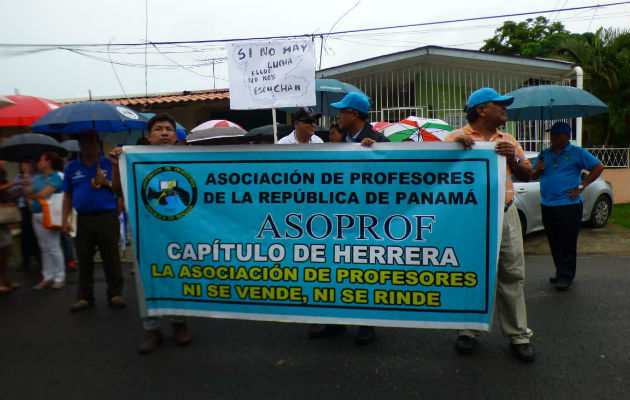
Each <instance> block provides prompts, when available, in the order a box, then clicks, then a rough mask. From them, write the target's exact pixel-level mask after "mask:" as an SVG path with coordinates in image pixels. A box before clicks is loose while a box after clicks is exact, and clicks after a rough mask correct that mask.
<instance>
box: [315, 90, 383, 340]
mask: <svg viewBox="0 0 630 400" xmlns="http://www.w3.org/2000/svg"><path fill="white" fill-rule="evenodd" d="M330 106H331V107H333V108H337V109H339V110H340V111H339V115H338V116H337V122H338V125H339V128H340V130H341V132H342V133H343V135H344V139H342V142H343V141H346V142H348V143H361V146H364V147H370V146H371V145H372V144H374V143H376V142H389V139H387V138H386V137H385V136H384V135H383V134H381V133H379V132H376V131H374V130H373V129H372V125H370V124H369V123H368V122H367V116H368V111H369V110H370V100H369V99H368V98H367V96H365V95H364V94H363V93H359V92H350V93H348V94H347V95H346V96H345V97H344V98H343V99H341V101H338V102H336V103H332V104H330ZM345 329H346V327H345V326H343V325H313V326H312V327H311V329H310V330H309V333H308V334H309V337H310V338H311V339H319V338H323V337H326V336H335V335H340V334H342V333H343V332H344V331H345ZM374 340H376V334H375V333H374V327H372V326H359V329H358V330H357V334H356V336H355V338H354V342H355V343H356V344H358V345H364V344H368V343H370V342H373V341H374Z"/></svg>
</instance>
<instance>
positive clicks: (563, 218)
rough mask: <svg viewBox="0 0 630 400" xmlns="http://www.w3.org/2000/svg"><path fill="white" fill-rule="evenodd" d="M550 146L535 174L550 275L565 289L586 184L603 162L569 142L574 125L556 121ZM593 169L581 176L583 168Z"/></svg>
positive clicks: (569, 279)
mask: <svg viewBox="0 0 630 400" xmlns="http://www.w3.org/2000/svg"><path fill="white" fill-rule="evenodd" d="M549 132H551V135H550V140H551V147H550V148H548V149H545V150H543V151H542V152H540V154H539V155H538V158H536V161H535V164H534V165H535V171H534V173H533V178H534V179H536V178H538V177H540V195H541V199H540V209H541V212H542V221H543V226H544V227H545V233H546V234H547V240H548V241H549V248H550V249H551V256H552V257H553V263H554V265H555V266H556V274H555V276H554V277H552V278H551V279H550V282H551V283H555V284H556V290H558V291H560V292H563V291H566V290H569V286H571V283H572V282H573V279H574V278H575V269H576V263H577V239H578V233H579V231H580V222H581V221H582V196H581V195H580V194H581V193H582V192H583V191H584V188H585V187H587V186H588V185H589V184H591V182H593V181H594V180H595V179H597V178H598V177H599V175H600V174H601V173H602V171H603V170H604V164H602V163H601V161H599V160H598V159H597V158H596V157H595V156H593V155H592V154H591V153H589V152H588V151H586V150H584V149H583V148H581V147H577V146H573V145H572V144H571V143H570V139H571V126H570V125H569V124H567V123H565V122H556V123H555V124H553V126H552V127H551V129H550V130H549ZM583 169H586V170H589V171H591V172H590V173H589V174H588V176H587V177H586V178H585V179H584V181H582V180H581V176H582V170H583Z"/></svg>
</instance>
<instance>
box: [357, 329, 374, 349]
mask: <svg viewBox="0 0 630 400" xmlns="http://www.w3.org/2000/svg"><path fill="white" fill-rule="evenodd" d="M375 340H376V334H374V327H373V326H360V327H359V329H358V330H357V334H356V335H355V337H354V343H355V344H358V345H363V344H368V343H371V342H373V341H375Z"/></svg>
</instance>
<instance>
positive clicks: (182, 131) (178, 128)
mask: <svg viewBox="0 0 630 400" xmlns="http://www.w3.org/2000/svg"><path fill="white" fill-rule="evenodd" d="M140 114H142V115H144V116H145V117H146V118H148V119H151V118H153V117H154V116H155V114H154V113H140ZM144 132H145V133H144V134H146V128H145V131H144ZM175 133H176V134H177V140H186V136H188V131H187V130H186V128H184V127H183V126H182V125H181V124H180V123H179V122H177V121H175Z"/></svg>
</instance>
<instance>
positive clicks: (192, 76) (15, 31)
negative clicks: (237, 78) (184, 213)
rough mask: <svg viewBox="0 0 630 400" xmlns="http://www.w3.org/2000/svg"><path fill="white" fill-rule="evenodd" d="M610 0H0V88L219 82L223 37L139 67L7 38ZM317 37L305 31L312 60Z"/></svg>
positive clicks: (285, 30) (292, 28)
mask: <svg viewBox="0 0 630 400" xmlns="http://www.w3.org/2000/svg"><path fill="white" fill-rule="evenodd" d="M614 2H615V1H614V0H609V1H601V0H595V1H589V0H529V1H520V2H519V1H505V0H502V1H498V0H486V1H483V2H471V1H463V0H441V1H428V0H422V1H417V0H386V1H379V0H362V1H360V2H359V1H358V0H320V1H316V2H302V3H300V2H296V1H295V0H292V1H284V0H281V1H267V2H262V1H250V0H220V1H213V0H179V1H172V0H148V24H147V23H146V22H147V18H146V17H147V13H146V7H145V5H146V3H145V1H144V0H105V1H93V0H54V1H51V0H0V19H1V23H0V94H13V93H14V92H15V91H16V90H18V91H19V93H20V94H28V95H33V96H41V97H47V98H50V99H63V98H74V97H87V96H88V91H89V90H91V92H92V95H93V96H120V97H123V93H126V94H127V95H137V94H144V93H145V92H148V93H161V92H178V91H183V90H202V89H212V88H214V87H215V86H216V88H222V87H228V71H227V64H226V63H225V62H222V60H221V58H222V57H225V44H224V43H205V44H186V45H177V46H172V45H159V46H149V47H148V48H146V64H147V65H148V68H147V69H146V70H145V67H144V66H145V46H136V47H131V46H129V47H119V46H110V47H109V51H108V47H107V46H100V47H94V46H91V47H80V48H78V47H67V48H65V49H60V48H55V47H44V46H37V47H24V46H18V47H14V46H6V45H7V44H38V45H52V44H58V45H70V44H107V43H112V44H121V43H145V38H148V41H151V42H173V41H203V40H218V39H236V38H252V37H268V36H283V35H302V34H326V33H328V32H330V31H331V29H332V30H333V31H335V32H337V31H346V30H354V29H364V28H376V27H387V26H397V25H407V24H418V23H427V22H436V21H445V20H457V19H465V18H476V17H486V16H494V15H501V14H516V13H526V12H533V11H543V10H553V9H566V8H574V7H582V6H591V5H596V4H608V3H614ZM357 3H358V4H357ZM355 5H356V7H355ZM353 7H354V8H353ZM346 13H347V14H346ZM344 14H346V15H345V16H344ZM543 15H544V16H545V17H547V18H548V19H551V20H554V21H560V22H562V23H563V24H564V26H565V28H566V29H567V30H569V31H570V32H574V33H582V32H586V31H595V30H597V28H599V27H600V26H603V27H615V28H623V29H630V5H628V4H624V5H618V6H611V7H606V8H598V9H586V10H574V11H566V12H556V13H546V14H543ZM528 17H535V15H531V16H516V17H509V18H508V17H505V18H496V19H488V20H480V21H472V22H461V23H450V24H440V25H432V26H421V27H413V28H405V29H399V30H388V31H379V32H368V33H361V34H351V35H344V36H331V37H329V38H328V39H327V40H326V41H325V44H324V51H323V55H322V64H321V66H322V68H326V67H332V66H336V65H340V64H344V63H348V62H352V61H358V60H361V59H364V58H368V57H374V56H378V55H381V54H388V53H394V52H398V51H403V50H408V49H412V48H416V47H421V46H426V45H437V46H446V47H454V48H463V49H474V50H477V49H479V47H481V46H482V45H483V40H484V39H487V38H489V37H491V36H492V35H493V34H494V30H495V29H496V28H497V27H499V26H501V25H502V23H503V21H505V20H508V19H509V20H513V21H522V20H524V19H526V18H528ZM338 20H339V22H338V23H337V25H336V26H335V27H334V29H333V25H334V24H335V22H337V21H338ZM146 31H148V36H147V35H146V34H145V32H146ZM320 43H321V42H320V39H319V38H317V39H316V41H315V48H316V53H317V61H318V63H319V57H320ZM213 59H214V62H215V64H214V67H215V68H214V70H215V73H214V76H215V78H213V76H212V75H213V72H212V70H213V68H212V62H213ZM110 61H111V62H110ZM145 71H146V75H145ZM145 76H146V80H145Z"/></svg>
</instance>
